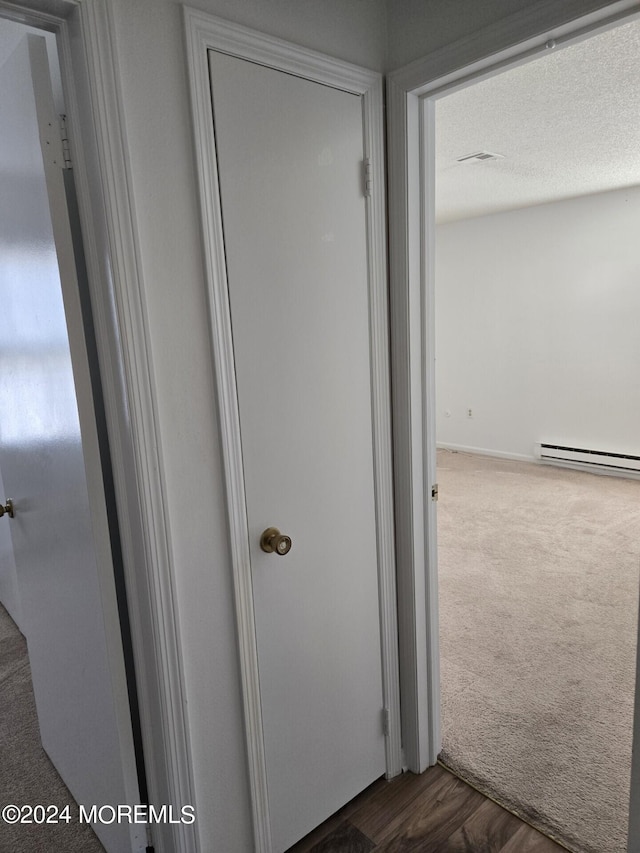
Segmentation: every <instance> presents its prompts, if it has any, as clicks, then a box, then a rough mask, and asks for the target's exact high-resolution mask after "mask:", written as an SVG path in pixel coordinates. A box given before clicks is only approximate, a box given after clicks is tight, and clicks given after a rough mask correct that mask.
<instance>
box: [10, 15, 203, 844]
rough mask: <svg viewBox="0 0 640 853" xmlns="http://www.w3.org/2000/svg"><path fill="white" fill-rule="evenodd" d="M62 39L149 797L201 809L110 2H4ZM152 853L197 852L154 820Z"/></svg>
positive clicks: (192, 832) (189, 832)
mask: <svg viewBox="0 0 640 853" xmlns="http://www.w3.org/2000/svg"><path fill="white" fill-rule="evenodd" d="M0 14H2V15H4V16H6V17H9V18H12V19H13V20H18V21H21V22H23V23H27V24H31V25H33V26H41V27H43V28H45V29H48V30H53V31H55V32H56V33H57V39H58V47H59V53H60V62H61V69H62V77H63V87H64V91H65V102H66V108H67V114H68V115H67V118H68V130H69V135H70V144H71V151H72V158H73V169H74V177H75V183H76V189H77V195H78V203H79V208H80V218H81V224H82V232H83V242H84V248H85V254H86V261H87V268H88V273H89V288H90V296H91V303H92V310H93V315H94V326H95V329H94V330H95V336H96V345H97V349H98V357H99V363H100V376H101V382H102V389H101V390H102V393H103V396H104V401H105V410H106V418H107V427H108V436H109V447H110V453H111V460H112V467H113V475H114V484H115V493H116V504H117V512H118V522H119V528H120V538H121V545H122V551H123V563H124V574H125V585H126V592H127V606H128V615H129V620H130V626H131V635H132V646H133V657H134V664H135V673H136V684H137V691H138V698H139V704H140V723H141V731H142V741H143V751H144V760H145V771H146V778H147V784H148V788H149V800H150V802H151V804H154V805H157V806H158V807H159V806H161V805H163V804H169V803H171V804H174V805H176V806H177V807H178V808H179V807H181V806H182V805H191V804H193V803H194V802H195V793H194V788H193V779H192V768H191V751H190V740H189V732H188V721H187V716H186V710H185V709H186V701H185V692H184V679H183V671H182V654H181V649H180V639H179V626H178V622H177V614H176V607H175V591H174V572H173V566H172V561H171V549H170V541H169V524H168V518H167V509H166V506H165V504H164V501H163V494H165V490H164V488H163V484H164V480H163V466H162V458H161V453H160V441H159V435H158V427H157V421H158V419H157V410H156V401H155V393H154V381H153V367H152V362H151V352H150V347H149V334H148V325H147V316H146V308H145V301H144V288H143V282H142V269H141V263H140V257H139V248H138V235H137V225H136V215H135V209H134V202H133V196H132V190H131V186H132V182H131V175H130V167H129V156H128V148H127V141H126V134H125V126H124V118H123V110H122V94H121V91H120V81H119V76H118V70H117V69H118V62H117V56H116V51H115V44H114V38H113V35H112V31H113V27H112V22H111V20H110V12H109V4H108V2H107V0H54V2H52V1H51V0H24V2H4V0H0ZM153 844H154V845H155V849H156V851H157V853H174V852H175V853H195V851H198V849H199V841H198V837H197V831H196V828H195V825H188V824H173V825H172V824H162V825H161V824H158V825H156V826H154V829H153Z"/></svg>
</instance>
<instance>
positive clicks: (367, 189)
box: [363, 157, 373, 198]
mask: <svg viewBox="0 0 640 853" xmlns="http://www.w3.org/2000/svg"><path fill="white" fill-rule="evenodd" d="M363 166H364V196H365V198H371V193H372V192H373V167H372V165H371V159H370V158H369V157H365V158H364V161H363Z"/></svg>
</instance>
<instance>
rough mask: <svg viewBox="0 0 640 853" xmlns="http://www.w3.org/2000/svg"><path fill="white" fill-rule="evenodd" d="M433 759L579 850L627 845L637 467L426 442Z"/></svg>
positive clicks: (638, 555)
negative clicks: (433, 623)
mask: <svg viewBox="0 0 640 853" xmlns="http://www.w3.org/2000/svg"><path fill="white" fill-rule="evenodd" d="M438 481H439V484H440V500H439V504H438V553H439V576H440V618H441V629H440V630H441V666H442V700H443V711H442V714H443V742H444V748H443V752H442V758H443V760H444V762H445V763H446V764H447V765H448V766H449V767H451V768H452V769H453V770H455V771H456V772H458V773H459V774H460V775H461V776H463V777H464V778H466V779H467V780H469V781H470V782H472V783H473V784H475V785H476V786H477V787H479V788H480V789H481V790H483V791H484V792H485V793H488V794H489V795H490V796H493V797H494V798H495V799H497V800H498V801H499V802H501V803H502V804H504V805H506V806H507V807H509V808H511V809H512V810H514V811H516V812H517V813H518V814H520V815H521V816H523V817H525V819H527V820H529V821H530V822H531V823H533V825H535V826H536V827H538V828H540V829H542V830H543V831H545V832H547V833H548V834H551V835H553V836H555V837H556V838H557V839H558V840H560V841H562V842H563V843H564V844H565V845H566V846H567V847H569V848H570V849H572V850H575V851H580V853H623V851H626V833H627V820H628V796H629V774H630V760H631V735H632V717H633V700H634V678H635V654H636V638H637V618H638V585H639V578H640V481H637V480H625V479H622V478H618V477H604V476H598V475H594V474H588V473H582V472H577V471H570V470H567V469H560V468H553V467H549V466H544V465H536V464H534V463H521V462H512V461H503V460H499V459H493V458H489V457H483V456H473V455H469V454H463V453H453V452H450V451H439V453H438Z"/></svg>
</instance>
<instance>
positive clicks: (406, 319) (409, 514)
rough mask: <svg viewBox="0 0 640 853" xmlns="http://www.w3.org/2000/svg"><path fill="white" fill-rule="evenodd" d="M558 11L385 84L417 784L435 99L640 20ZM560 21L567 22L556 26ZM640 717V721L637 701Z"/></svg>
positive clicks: (434, 648)
mask: <svg viewBox="0 0 640 853" xmlns="http://www.w3.org/2000/svg"><path fill="white" fill-rule="evenodd" d="M555 6H556V9H555V10H554V8H553V7H554V3H553V2H549V0H538V2H537V3H534V4H532V5H531V6H530V7H529V8H527V9H525V10H524V11H521V12H518V13H515V14H513V15H511V16H508V17H507V18H504V19H503V20H502V21H500V22H498V23H496V24H493V25H490V26H488V27H485V28H483V29H482V30H479V31H478V32H476V33H473V34H472V35H471V36H468V37H465V38H462V39H460V40H458V41H456V42H454V43H453V44H451V45H447V46H445V47H443V48H441V49H440V50H437V51H435V52H434V53H432V54H430V55H429V56H427V57H425V58H423V59H420V60H417V61H415V62H412V63H411V64H410V65H407V66H405V67H403V68H400V69H398V70H397V71H395V72H393V73H391V74H390V75H389V76H388V78H387V109H388V116H389V120H388V152H389V256H390V292H391V340H392V355H391V359H392V381H393V388H394V400H393V406H394V408H393V412H394V465H395V488H396V506H397V528H396V536H397V549H398V550H397V554H398V599H399V603H398V616H399V625H400V679H401V695H402V708H403V719H402V731H403V747H404V753H405V759H406V762H407V765H408V767H409V769H411V770H413V771H414V772H416V773H421V772H422V771H423V770H425V769H426V768H427V767H429V766H431V765H433V764H435V762H436V760H437V756H438V753H439V751H440V748H441V735H440V685H439V641H438V599H437V582H438V577H437V548H436V533H437V529H436V528H437V523H436V514H435V505H434V503H433V501H432V495H431V484H433V483H435V369H434V337H435V334H434V333H435V317H434V310H433V305H434V297H435V283H434V239H435V191H434V182H435V162H434V160H435V157H434V139H435V97H436V96H437V94H439V93H442V92H443V91H444V90H445V89H446V90H447V91H452V90H453V89H454V88H458V87H462V86H464V85H466V84H468V83H469V82H470V81H471V80H479V79H481V78H483V77H486V76H491V75H492V74H495V73H496V72H497V71H498V70H501V69H502V68H503V67H505V66H507V65H514V64H518V63H521V62H525V61H527V60H528V59H529V58H531V57H532V56H534V55H536V54H539V53H542V52H544V51H545V50H547V49H553V47H555V46H556V45H558V44H561V43H563V42H565V41H569V40H571V41H574V40H577V39H579V38H581V37H587V36H588V35H590V34H592V33H593V31H594V30H596V29H604V28H607V27H609V26H611V25H612V24H613V23H615V22H617V21H619V20H622V19H624V18H627V17H629V16H630V15H631V14H632V13H633V12H634V11H635V12H637V10H638V2H637V0H620V2H613V3H609V4H608V5H606V6H605V7H603V8H601V9H599V10H598V11H596V12H592V13H591V14H588V15H584V14H583V12H584V3H583V2H581V0H572V2H571V3H566V4H565V8H564V9H562V10H558V8H557V4H555ZM554 14H555V15H556V18H557V16H558V15H560V14H561V15H562V18H561V19H560V20H556V21H555V23H554V22H553V16H554ZM489 45H492V46H493V48H492V49H489V47H488V46H489ZM505 45H507V46H508V47H506V48H504V46H505ZM501 48H503V49H501ZM423 472H424V474H423ZM636 709H637V712H638V711H639V710H640V689H639V690H638V693H637V698H636ZM639 796H640V795H639ZM636 843H639V842H636Z"/></svg>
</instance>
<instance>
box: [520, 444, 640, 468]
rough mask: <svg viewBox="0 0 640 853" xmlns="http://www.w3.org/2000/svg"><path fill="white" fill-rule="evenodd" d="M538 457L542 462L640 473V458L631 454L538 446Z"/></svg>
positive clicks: (546, 445)
mask: <svg viewBox="0 0 640 853" xmlns="http://www.w3.org/2000/svg"><path fill="white" fill-rule="evenodd" d="M536 456H537V458H538V459H540V461H541V462H548V463H550V464H553V463H561V464H562V463H574V464H575V465H576V466H578V465H579V466H580V467H581V468H582V467H585V468H606V469H609V470H612V469H614V470H619V471H638V472H640V456H633V455H631V454H629V453H609V452H608V451H606V450H590V449H588V448H586V447H566V446H565V445H562V444H542V443H540V444H536Z"/></svg>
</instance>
